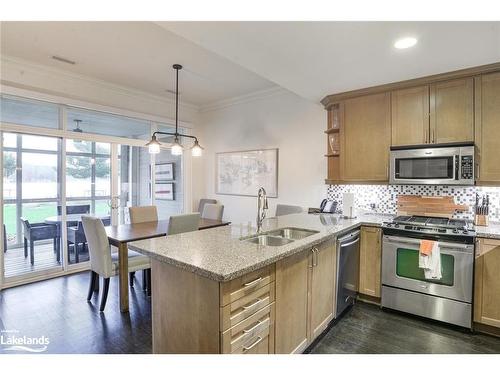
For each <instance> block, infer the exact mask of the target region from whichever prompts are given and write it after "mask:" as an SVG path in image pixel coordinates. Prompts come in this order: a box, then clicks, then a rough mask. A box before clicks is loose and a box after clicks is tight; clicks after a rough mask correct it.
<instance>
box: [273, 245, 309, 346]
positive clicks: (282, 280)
mask: <svg viewBox="0 0 500 375" xmlns="http://www.w3.org/2000/svg"><path fill="white" fill-rule="evenodd" d="M309 265H310V251H309V250H308V251H303V252H301V253H298V254H295V255H292V256H290V257H288V258H285V259H283V260H280V261H278V262H277V263H276V320H275V322H276V323H275V329H276V330H275V352H276V353H280V354H289V353H300V352H302V351H303V350H304V349H305V348H306V347H307V309H308V274H309Z"/></svg>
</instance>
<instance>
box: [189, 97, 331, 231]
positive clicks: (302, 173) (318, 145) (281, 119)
mask: <svg viewBox="0 0 500 375" xmlns="http://www.w3.org/2000/svg"><path fill="white" fill-rule="evenodd" d="M325 127H326V111H325V110H324V109H323V107H322V106H321V105H319V104H315V103H312V102H309V101H306V100H304V99H302V98H300V97H298V96H297V95H295V94H293V93H290V92H288V91H285V90H279V91H276V92H274V93H273V94H271V95H263V96H262V97H261V98H257V99H255V98H254V99H253V100H247V101H245V102H243V103H235V104H232V105H227V106H225V107H223V108H219V109H213V110H208V111H204V112H202V113H201V114H200V123H199V128H198V130H199V134H200V142H202V145H203V146H204V147H205V153H204V155H203V157H202V158H201V159H200V160H198V161H197V162H196V164H195V165H194V168H193V189H194V191H193V196H194V199H195V204H197V199H199V198H202V197H206V198H215V199H217V200H219V201H220V202H221V203H222V204H224V206H225V208H224V209H225V211H224V218H225V219H228V220H231V221H232V222H233V223H241V222H242V223H246V222H248V221H252V222H253V223H255V217H256V210H257V199H256V198H255V197H241V196H228V195H217V194H215V153H216V152H222V151H237V150H249V149H259V148H275V147H277V148H278V149H279V166H278V176H279V177H278V198H276V199H275V198H272V199H269V211H268V216H274V212H275V207H276V204H277V203H284V204H296V205H301V206H304V207H318V206H319V203H320V201H321V200H322V199H323V198H326V185H325V184H324V179H325V176H326V158H325V157H324V154H325V148H326V138H325V135H324V133H323V131H324V130H325ZM256 193H257V192H256ZM194 207H197V206H194Z"/></svg>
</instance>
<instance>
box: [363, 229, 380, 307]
mask: <svg viewBox="0 0 500 375" xmlns="http://www.w3.org/2000/svg"><path fill="white" fill-rule="evenodd" d="M381 259H382V229H380V228H375V227H361V239H360V247H359V293H361V294H365V295H368V296H372V297H377V298H380V285H381V284H380V274H381Z"/></svg>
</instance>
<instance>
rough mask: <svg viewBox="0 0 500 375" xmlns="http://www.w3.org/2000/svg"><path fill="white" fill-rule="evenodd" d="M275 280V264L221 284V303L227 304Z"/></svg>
mask: <svg viewBox="0 0 500 375" xmlns="http://www.w3.org/2000/svg"><path fill="white" fill-rule="evenodd" d="M272 281H274V264H271V265H269V266H266V267H263V268H261V269H258V270H256V271H253V272H250V273H248V274H246V275H243V276H241V277H238V278H236V279H234V280H231V281H227V282H225V283H221V284H220V305H221V306H226V305H228V304H230V303H232V302H234V301H236V300H238V299H240V298H243V297H245V296H247V295H249V294H250V293H252V292H254V291H255V290H257V289H259V288H261V287H263V286H264V285H267V284H269V283H270V282H272Z"/></svg>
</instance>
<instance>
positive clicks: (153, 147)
mask: <svg viewBox="0 0 500 375" xmlns="http://www.w3.org/2000/svg"><path fill="white" fill-rule="evenodd" d="M146 146H148V150H149V153H150V154H159V153H160V142H158V140H157V139H156V135H154V134H153V136H152V137H151V140H150V141H149V142H148V143H146Z"/></svg>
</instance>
